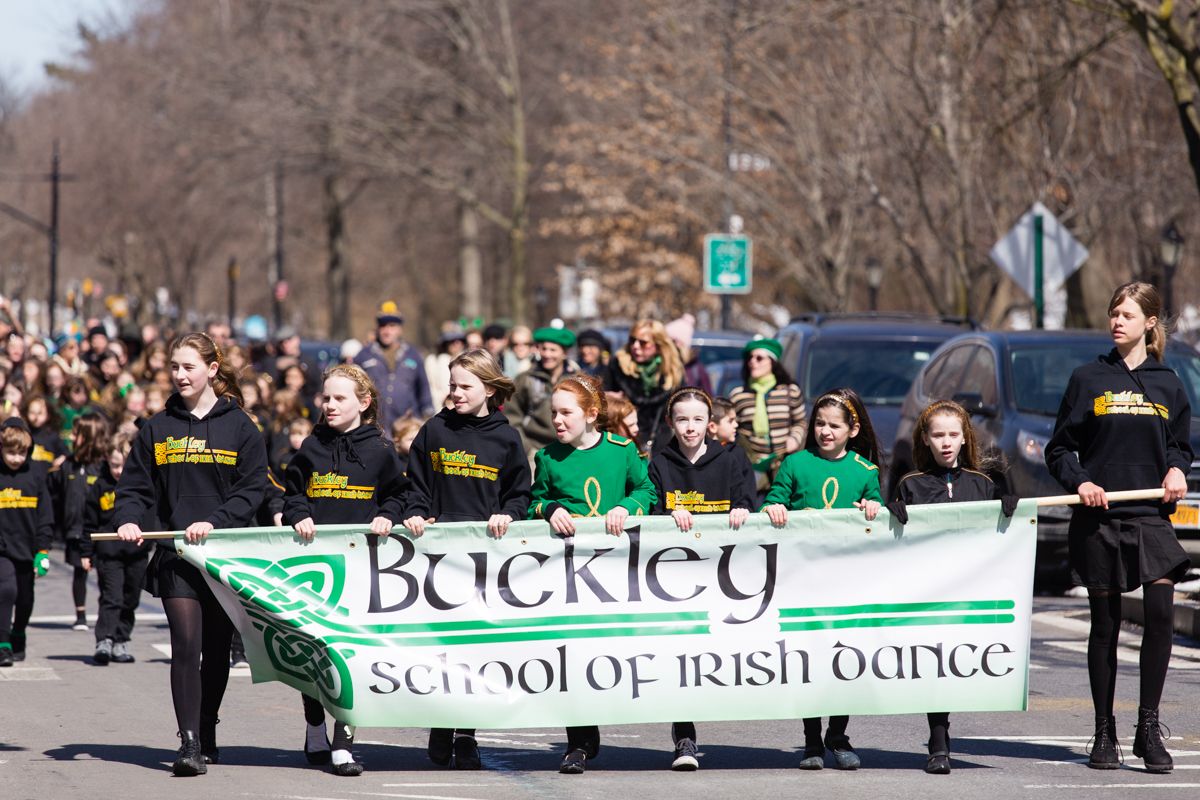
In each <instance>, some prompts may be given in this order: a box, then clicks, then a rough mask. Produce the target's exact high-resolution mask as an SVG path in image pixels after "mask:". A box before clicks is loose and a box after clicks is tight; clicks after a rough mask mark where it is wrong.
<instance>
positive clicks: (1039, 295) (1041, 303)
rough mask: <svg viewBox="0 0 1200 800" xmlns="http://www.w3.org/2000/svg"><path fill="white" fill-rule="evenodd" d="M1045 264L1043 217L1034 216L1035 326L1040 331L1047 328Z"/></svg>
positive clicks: (1039, 215)
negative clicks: (1043, 257) (1043, 254)
mask: <svg viewBox="0 0 1200 800" xmlns="http://www.w3.org/2000/svg"><path fill="white" fill-rule="evenodd" d="M1044 271H1045V270H1044V262H1043V261H1042V215H1041V214H1034V215H1033V314H1034V323H1033V326H1034V327H1035V328H1037V329H1039V330H1041V329H1042V328H1044V327H1046V297H1045V294H1044V292H1045V290H1044V287H1043V284H1044V283H1045V277H1044V274H1043V273H1044Z"/></svg>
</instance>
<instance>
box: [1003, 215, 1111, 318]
mask: <svg viewBox="0 0 1200 800" xmlns="http://www.w3.org/2000/svg"><path fill="white" fill-rule="evenodd" d="M1039 234H1040V235H1039ZM988 255H989V256H990V257H991V259H992V261H993V262H994V263H995V264H996V266H998V267H1000V269H1002V270H1004V271H1005V272H1007V273H1008V274H1009V275H1010V276H1012V279H1013V281H1014V282H1016V284H1017V285H1018V286H1020V287H1021V290H1022V291H1023V292H1025V294H1027V295H1028V296H1029V299H1031V300H1033V301H1034V303H1035V304H1036V305H1037V306H1038V311H1037V313H1039V314H1040V313H1042V307H1043V305H1045V306H1046V307H1047V310H1049V307H1051V306H1055V305H1058V302H1057V301H1059V300H1060V298H1059V295H1063V296H1064V297H1063V298H1061V299H1062V301H1063V315H1064V317H1065V289H1064V286H1065V284H1066V282H1067V278H1069V277H1071V275H1072V274H1074V272H1075V271H1076V270H1077V269H1079V268H1080V267H1081V266H1082V265H1083V262H1084V261H1086V260H1087V257H1088V250H1087V248H1086V247H1084V246H1083V245H1082V244H1080V243H1079V240H1078V239H1076V238H1075V237H1074V236H1072V235H1071V232H1070V231H1068V230H1067V229H1066V228H1065V227H1063V225H1062V223H1060V222H1059V221H1058V218H1057V217H1055V216H1054V215H1053V214H1052V213H1050V209H1048V208H1046V207H1045V206H1044V205H1042V204H1041V203H1034V204H1033V207H1032V208H1030V209H1029V210H1028V211H1026V212H1025V214H1024V215H1023V216H1022V217H1021V218H1020V219H1019V220H1017V224H1016V225H1014V226H1013V227H1012V230H1010V231H1009V232H1008V233H1006V234H1005V235H1004V237H1003V238H1001V239H1000V241H998V242H996V244H995V245H993V246H992V250H991V252H990V253H989V254H988ZM1039 256H1040V257H1039ZM1039 273H1040V274H1041V280H1040V281H1039V280H1038V274H1039ZM1043 298H1046V300H1045V302H1044V303H1043ZM1049 327H1059V328H1061V327H1062V323H1061V322H1060V323H1058V324H1057V325H1055V324H1050V325H1049Z"/></svg>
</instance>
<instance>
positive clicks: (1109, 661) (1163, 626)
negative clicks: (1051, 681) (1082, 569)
mask: <svg viewBox="0 0 1200 800" xmlns="http://www.w3.org/2000/svg"><path fill="white" fill-rule="evenodd" d="M1088 604H1089V605H1090V606H1091V610H1092V628H1091V632H1090V633H1089V634H1088V677H1089V678H1090V679H1091V684H1092V705H1093V706H1094V707H1095V709H1096V716H1097V717H1111V716H1112V715H1113V701H1114V698H1115V697H1116V692H1117V638H1118V635H1119V634H1120V632H1121V595H1120V594H1118V593H1115V592H1112V593H1109V592H1104V591H1102V590H1096V589H1093V590H1091V591H1090V592H1089V593H1088ZM1142 608H1143V613H1144V616H1145V626H1144V630H1143V633H1142V652H1141V657H1140V660H1139V664H1138V666H1139V671H1140V687H1139V689H1140V694H1139V704H1140V705H1141V706H1142V707H1143V708H1158V703H1159V701H1160V700H1161V699H1162V693H1163V685H1164V684H1166V682H1167V665H1168V664H1169V663H1170V661H1171V644H1172V642H1173V639H1174V627H1173V624H1172V622H1173V618H1174V614H1175V585H1174V584H1172V583H1146V584H1142Z"/></svg>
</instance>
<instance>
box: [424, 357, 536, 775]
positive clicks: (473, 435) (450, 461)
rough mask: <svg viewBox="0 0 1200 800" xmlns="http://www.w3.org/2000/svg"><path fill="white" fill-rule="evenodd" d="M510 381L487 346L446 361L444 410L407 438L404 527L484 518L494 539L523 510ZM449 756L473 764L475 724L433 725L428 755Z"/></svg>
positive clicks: (523, 473)
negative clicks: (508, 413) (508, 407)
mask: <svg viewBox="0 0 1200 800" xmlns="http://www.w3.org/2000/svg"><path fill="white" fill-rule="evenodd" d="M513 388H514V386H513V382H512V380H511V379H510V378H507V377H505V375H504V373H503V372H502V371H501V369H500V365H499V364H497V363H496V359H495V358H494V357H493V356H492V355H491V354H490V353H488V352H487V351H486V350H479V349H476V350H468V351H466V352H465V353H460V354H459V355H458V356H456V357H455V359H454V360H453V361H451V362H450V394H449V397H448V398H447V399H448V400H449V401H450V403H451V407H450V408H445V409H442V410H441V411H439V412H438V413H437V414H436V415H435V416H434V417H433V418H431V419H430V420H429V421H428V422H426V423H425V424H424V425H423V426H422V427H421V430H420V431H418V432H417V436H416V438H415V439H413V443H412V448H411V450H410V451H409V457H408V477H409V480H410V481H411V482H412V483H411V485H410V486H409V490H408V493H407V494H406V495H405V501H404V517H405V519H404V527H406V528H408V529H409V530H410V531H412V532H413V533H414V534H416V535H417V536H420V535H421V534H422V533H424V532H425V525H426V523H427V522H433V521H434V520H436V521H437V522H482V521H483V520H487V521H488V530H489V531H490V532H491V534H492V535H493V536H496V537H500V536H503V535H504V534H505V532H507V531H508V525H509V523H511V522H512V521H513V520H514V519H524V518H525V515H526V512H527V511H528V509H529V500H530V493H529V486H530V482H531V481H530V472H529V459H528V458H526V456H525V448H524V446H523V445H522V444H521V435H520V434H519V433H517V430H516V429H515V428H513V427H512V426H511V425H509V424H508V418H507V417H505V416H504V413H503V412H502V411H500V410H499V409H500V406H502V405H503V404H504V401H505V400H507V399H508V398H509V397H511V396H512V393H513ZM451 756H453V758H454V766H455V767H456V768H457V769H479V768H480V767H481V766H482V764H481V762H480V759H479V747H478V745H477V744H476V743H475V729H474V728H470V729H468V728H459V729H457V730H452V729H450V728H434V729H433V730H431V731H430V732H429V759H430V760H431V761H433V763H435V764H438V765H439V766H446V765H448V764H449V763H450V759H451Z"/></svg>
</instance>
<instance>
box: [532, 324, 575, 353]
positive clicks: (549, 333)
mask: <svg viewBox="0 0 1200 800" xmlns="http://www.w3.org/2000/svg"><path fill="white" fill-rule="evenodd" d="M533 341H534V342H550V343H551V344H556V345H558V346H559V347H561V348H562V349H563V350H566V349H567V348H569V347H574V346H575V334H573V333H571V332H570V331H569V330H567V329H566V328H538V329H537V330H536V331H534V332H533Z"/></svg>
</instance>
